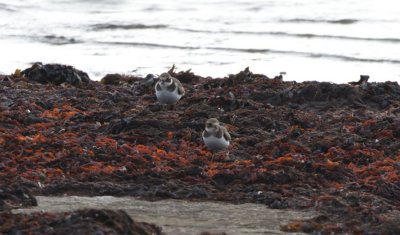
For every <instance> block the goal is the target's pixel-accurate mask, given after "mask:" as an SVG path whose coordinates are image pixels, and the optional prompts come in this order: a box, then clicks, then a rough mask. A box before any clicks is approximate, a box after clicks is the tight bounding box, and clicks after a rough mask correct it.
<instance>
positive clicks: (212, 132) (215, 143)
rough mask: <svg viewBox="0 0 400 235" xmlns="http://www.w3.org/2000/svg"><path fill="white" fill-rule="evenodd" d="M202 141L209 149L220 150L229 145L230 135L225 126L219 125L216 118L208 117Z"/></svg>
mask: <svg viewBox="0 0 400 235" xmlns="http://www.w3.org/2000/svg"><path fill="white" fill-rule="evenodd" d="M203 141H204V144H205V145H206V147H207V148H208V149H209V150H212V151H220V150H224V149H226V148H228V147H229V142H230V141H231V135H230V134H229V132H228V130H227V129H226V128H225V127H223V126H221V125H220V123H219V121H218V119H216V118H210V119H208V120H207V122H206V129H205V130H204V131H203Z"/></svg>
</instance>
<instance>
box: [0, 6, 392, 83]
mask: <svg viewBox="0 0 400 235" xmlns="http://www.w3.org/2000/svg"><path fill="white" fill-rule="evenodd" d="M0 29H1V30H0V73H4V74H10V73H12V72H14V70H15V69H16V68H20V69H24V68H26V67H28V66H30V63H33V62H37V61H41V62H44V63H63V64H70V65H73V66H75V67H76V68H78V69H81V70H83V71H85V72H88V73H89V75H90V77H91V78H92V79H96V80H98V79H101V78H102V77H103V76H104V75H105V74H107V73H124V74H133V75H141V76H143V75H146V74H147V73H154V74H160V73H162V72H165V71H166V70H167V69H168V68H170V67H171V66H172V65H173V64H175V65H176V66H177V68H178V70H188V69H192V71H193V72H195V73H196V74H199V75H202V76H212V77H223V76H226V75H227V74H230V73H237V72H239V71H240V70H243V69H244V68H245V67H247V66H250V70H251V71H253V72H254V73H263V74H266V75H267V76H270V77H273V76H275V75H278V74H279V73H280V72H286V75H285V76H284V79H285V80H295V81H299V82H300V81H305V80H317V81H330V82H336V83H346V82H348V81H355V80H358V78H359V76H360V75H361V74H367V75H370V77H371V79H370V80H371V81H387V80H391V81H400V3H399V2H398V1H395V0H336V1H331V0H237V1H233V0H231V1H228V0H201V1H200V0H196V1H195V0H164V1H160V0H157V1H155V0H146V1H144V0H143V1H139V0H137V1H136V0H131V1H128V0H19V1H12V0H0Z"/></svg>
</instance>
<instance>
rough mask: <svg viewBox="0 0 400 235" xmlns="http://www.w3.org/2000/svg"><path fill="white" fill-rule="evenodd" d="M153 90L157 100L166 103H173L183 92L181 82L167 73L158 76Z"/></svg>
mask: <svg viewBox="0 0 400 235" xmlns="http://www.w3.org/2000/svg"><path fill="white" fill-rule="evenodd" d="M155 90H156V96H157V99H158V101H159V102H160V103H162V104H167V105H168V104H169V105H171V104H175V103H176V102H178V100H180V99H181V97H182V96H183V95H184V94H185V89H184V88H183V86H182V84H181V82H180V81H179V80H178V79H176V78H174V77H172V76H171V75H169V74H168V73H163V74H161V75H160V76H159V80H158V82H157V83H156V86H155Z"/></svg>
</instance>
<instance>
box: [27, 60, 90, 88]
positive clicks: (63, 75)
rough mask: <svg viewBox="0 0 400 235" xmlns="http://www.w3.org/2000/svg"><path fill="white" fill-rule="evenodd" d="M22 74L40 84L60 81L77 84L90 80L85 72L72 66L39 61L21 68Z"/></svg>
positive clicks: (57, 83)
mask: <svg viewBox="0 0 400 235" xmlns="http://www.w3.org/2000/svg"><path fill="white" fill-rule="evenodd" d="M22 74H23V75H24V76H26V77H28V78H29V80H31V81H35V82H39V83H42V84H46V83H53V84H55V85H60V84H62V83H69V84H71V85H77V84H81V83H89V81H90V78H89V76H88V75H87V73H85V72H82V71H80V70H77V69H75V68H74V67H72V66H69V65H61V64H45V65H43V64H42V63H40V62H38V63H34V64H33V65H32V67H30V68H27V69H25V70H23V71H22Z"/></svg>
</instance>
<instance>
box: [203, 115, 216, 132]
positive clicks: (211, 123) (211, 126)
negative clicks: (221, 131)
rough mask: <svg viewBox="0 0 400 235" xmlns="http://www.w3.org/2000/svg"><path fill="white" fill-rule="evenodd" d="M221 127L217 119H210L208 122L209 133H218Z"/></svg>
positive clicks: (207, 129)
mask: <svg viewBox="0 0 400 235" xmlns="http://www.w3.org/2000/svg"><path fill="white" fill-rule="evenodd" d="M218 127H219V121H218V120H217V119H216V118H210V119H208V120H207V122H206V131H207V132H216V131H217V130H218Z"/></svg>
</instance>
